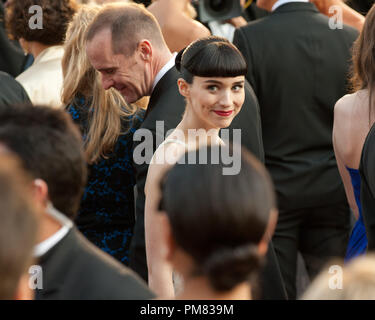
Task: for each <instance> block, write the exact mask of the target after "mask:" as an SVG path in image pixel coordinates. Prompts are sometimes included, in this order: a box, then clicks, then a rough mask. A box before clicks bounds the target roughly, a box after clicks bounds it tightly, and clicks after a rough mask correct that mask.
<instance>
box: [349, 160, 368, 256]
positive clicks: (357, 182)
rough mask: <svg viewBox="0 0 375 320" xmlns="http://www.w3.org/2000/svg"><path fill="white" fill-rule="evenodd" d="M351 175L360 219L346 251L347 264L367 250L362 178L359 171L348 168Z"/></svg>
mask: <svg viewBox="0 0 375 320" xmlns="http://www.w3.org/2000/svg"><path fill="white" fill-rule="evenodd" d="M346 169H347V170H348V172H349V174H350V179H351V182H352V186H353V191H354V196H355V202H356V203H357V206H358V211H359V218H358V220H357V222H356V223H355V225H354V228H353V231H352V234H351V235H350V238H349V244H348V248H347V250H346V255H345V262H347V261H349V260H350V259H352V258H354V257H356V256H358V255H360V254H363V253H365V252H366V249H367V237H366V229H365V225H364V223H363V217H362V207H361V196H360V193H361V176H360V174H359V170H358V169H352V168H348V167H346Z"/></svg>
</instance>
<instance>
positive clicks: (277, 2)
mask: <svg viewBox="0 0 375 320" xmlns="http://www.w3.org/2000/svg"><path fill="white" fill-rule="evenodd" d="M289 2H309V0H278V1H276V2H275V4H274V5H273V6H272V9H271V11H275V10H276V9H277V8H278V7H280V6H282V5H283V4H286V3H289Z"/></svg>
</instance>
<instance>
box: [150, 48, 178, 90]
mask: <svg viewBox="0 0 375 320" xmlns="http://www.w3.org/2000/svg"><path fill="white" fill-rule="evenodd" d="M176 56H177V53H176V52H174V53H173V55H172V58H171V59H170V60H169V61H168V62H167V63H166V64H165V65H164V67H163V68H161V69H160V71H159V72H158V74H157V75H156V77H155V80H154V83H153V85H152V91H154V89H155V87H156V85H157V84H158V82H159V81H160V79H161V78H163V76H164V75H165V74H166V73H167V72H168V71H169V70H171V69H172V68H173V67H174V65H175V60H176Z"/></svg>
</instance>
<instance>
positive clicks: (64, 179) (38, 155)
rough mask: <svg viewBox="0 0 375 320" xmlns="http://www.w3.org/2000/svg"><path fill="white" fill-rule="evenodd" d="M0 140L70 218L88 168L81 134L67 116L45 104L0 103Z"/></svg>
mask: <svg viewBox="0 0 375 320" xmlns="http://www.w3.org/2000/svg"><path fill="white" fill-rule="evenodd" d="M0 143H2V144H4V145H5V146H6V147H7V148H8V149H9V150H11V151H12V152H14V153H15V154H16V155H18V156H19V158H20V159H21V160H22V163H23V166H24V168H25V169H26V171H27V172H28V173H29V174H30V175H31V176H32V178H33V179H42V180H44V181H45V182H46V184H47V186H48V196H49V200H50V201H51V202H52V204H53V205H54V207H55V208H57V209H58V210H59V211H61V212H62V213H64V214H65V215H67V216H68V217H70V218H72V219H73V218H74V216H75V215H76V213H77V211H78V207H79V203H80V199H81V196H82V192H83V188H84V186H85V183H86V170H87V169H86V162H85V158H84V155H83V148H82V140H81V136H80V133H79V130H78V128H77V127H76V126H75V125H74V123H73V122H72V120H71V118H70V117H69V115H68V114H67V113H66V112H64V111H63V110H56V109H51V108H47V107H39V106H35V107H33V106H31V105H23V106H0Z"/></svg>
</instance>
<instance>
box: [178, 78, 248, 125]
mask: <svg viewBox="0 0 375 320" xmlns="http://www.w3.org/2000/svg"><path fill="white" fill-rule="evenodd" d="M244 86H245V77H244V76H238V77H198V76H194V78H193V83H192V84H188V83H187V82H186V81H185V80H182V79H180V80H179V87H180V92H181V94H182V95H183V96H185V98H186V100H187V102H188V106H187V107H188V108H190V110H189V112H190V111H191V112H192V113H193V114H194V115H195V116H196V117H197V119H199V122H201V123H202V127H203V128H204V129H206V130H209V129H212V128H220V129H221V128H226V127H229V126H230V124H231V122H232V120H233V119H234V117H235V116H236V115H237V114H238V113H239V112H240V110H241V107H242V105H243V103H244V101H245V90H244Z"/></svg>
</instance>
